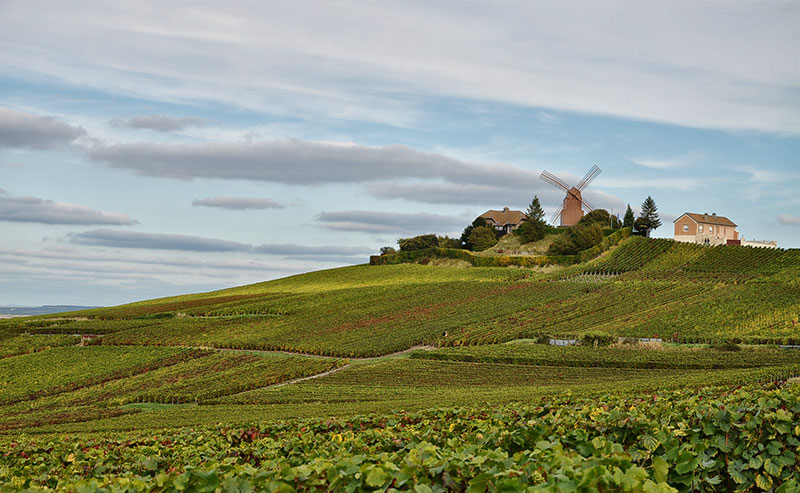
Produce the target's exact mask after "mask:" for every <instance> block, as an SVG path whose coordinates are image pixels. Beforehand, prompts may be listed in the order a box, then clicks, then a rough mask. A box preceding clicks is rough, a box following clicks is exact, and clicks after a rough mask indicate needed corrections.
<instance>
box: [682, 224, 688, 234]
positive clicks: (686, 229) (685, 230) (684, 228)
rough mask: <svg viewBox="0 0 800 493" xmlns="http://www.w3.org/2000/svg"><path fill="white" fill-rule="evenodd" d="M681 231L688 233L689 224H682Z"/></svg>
mask: <svg viewBox="0 0 800 493" xmlns="http://www.w3.org/2000/svg"><path fill="white" fill-rule="evenodd" d="M683 232H684V233H688V232H689V225H688V224H684V225H683Z"/></svg>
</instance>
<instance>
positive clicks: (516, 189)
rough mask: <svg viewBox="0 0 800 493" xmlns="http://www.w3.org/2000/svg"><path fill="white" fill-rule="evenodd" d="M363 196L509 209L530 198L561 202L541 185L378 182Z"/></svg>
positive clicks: (521, 204) (546, 187)
mask: <svg viewBox="0 0 800 493" xmlns="http://www.w3.org/2000/svg"><path fill="white" fill-rule="evenodd" d="M365 188H366V190H367V193H369V194H370V195H372V196H373V197H376V198H380V199H405V200H410V201H414V202H425V203H428V204H464V205H475V204H485V205H493V206H497V205H498V204H504V205H508V206H510V207H523V206H525V205H527V204H529V203H530V201H531V199H532V198H533V196H534V195H538V196H539V197H540V199H543V200H545V198H546V200H549V201H551V202H553V203H555V202H557V201H559V200H561V199H562V198H563V196H562V195H563V194H559V193H557V192H556V191H555V190H550V189H549V188H548V186H547V185H545V184H544V183H543V182H541V184H538V183H534V184H529V185H527V186H519V184H518V183H514V182H510V183H508V184H507V185H505V186H499V185H478V184H469V183H468V184H461V183H398V182H393V181H379V182H373V183H368V184H366V185H365Z"/></svg>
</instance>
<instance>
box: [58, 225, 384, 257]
mask: <svg viewBox="0 0 800 493" xmlns="http://www.w3.org/2000/svg"><path fill="white" fill-rule="evenodd" d="M68 239H69V241H70V242H72V243H76V244H81V245H92V246H105V247H114V248H142V249H150V250H181V251H188V252H245V253H251V254H258V253H260V254H267V255H281V256H286V257H297V258H302V257H313V258H314V259H317V260H318V259H321V258H324V257H342V256H359V255H360V256H363V255H365V254H368V253H370V252H372V251H373V249H372V248H367V247H363V246H347V245H339V246H337V245H329V246H307V245H296V244H292V243H281V244H264V245H251V244H249V243H240V242H236V241H229V240H221V239H217V238H205V237H202V236H192V235H179V234H168V233H142V232H136V231H117V230H110V229H95V230H92V231H85V232H82V233H73V234H70V235H69V236H68ZM351 260H352V259H351Z"/></svg>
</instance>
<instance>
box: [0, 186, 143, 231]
mask: <svg viewBox="0 0 800 493" xmlns="http://www.w3.org/2000/svg"><path fill="white" fill-rule="evenodd" d="M0 221H9V222H19V223H41V224H109V225H111V224H113V225H119V226H124V225H130V224H137V223H138V221H136V220H133V219H131V218H130V216H128V215H127V214H121V213H115V212H102V211H98V210H95V209H91V208H89V207H86V206H85V205H77V204H65V203H59V202H53V201H52V200H44V199H40V198H37V197H11V196H9V195H8V194H7V193H6V192H5V191H3V190H0Z"/></svg>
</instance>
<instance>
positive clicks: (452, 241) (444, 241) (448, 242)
mask: <svg viewBox="0 0 800 493" xmlns="http://www.w3.org/2000/svg"><path fill="white" fill-rule="evenodd" d="M439 248H461V241H459V239H458V238H450V237H449V236H447V235H445V236H440V237H439Z"/></svg>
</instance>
